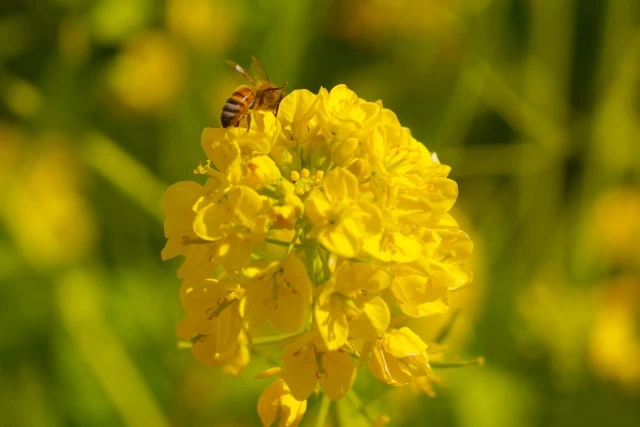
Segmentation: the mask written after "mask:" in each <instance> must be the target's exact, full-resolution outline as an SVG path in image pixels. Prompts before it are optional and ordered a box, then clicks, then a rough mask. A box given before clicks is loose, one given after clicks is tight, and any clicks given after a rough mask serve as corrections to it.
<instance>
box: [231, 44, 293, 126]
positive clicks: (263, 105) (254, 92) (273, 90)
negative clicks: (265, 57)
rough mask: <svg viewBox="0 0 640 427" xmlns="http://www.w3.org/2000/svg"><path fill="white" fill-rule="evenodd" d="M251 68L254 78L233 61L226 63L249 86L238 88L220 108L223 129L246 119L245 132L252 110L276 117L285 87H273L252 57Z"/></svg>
mask: <svg viewBox="0 0 640 427" xmlns="http://www.w3.org/2000/svg"><path fill="white" fill-rule="evenodd" d="M252 59H253V63H252V64H251V68H252V71H253V75H254V77H251V76H250V75H249V74H248V73H247V72H246V71H245V70H244V69H243V68H242V67H241V66H240V65H238V64H236V63H235V62H233V61H227V64H229V65H230V66H231V67H233V69H234V70H236V71H237V72H238V73H240V74H242V75H243V76H244V77H245V78H246V79H247V80H249V81H250V82H251V86H247V85H242V86H240V87H238V88H237V89H236V90H235V91H234V92H233V94H231V96H230V97H229V99H227V102H226V104H224V107H222V114H221V115H220V123H221V124H222V127H223V128H228V127H231V126H236V127H237V126H238V125H240V122H241V121H242V119H243V118H245V117H246V118H247V132H248V131H249V128H250V127H251V114H250V113H251V112H252V111H253V110H256V111H257V110H262V111H273V114H274V115H275V116H277V115H278V108H279V107H280V101H282V98H284V97H285V93H284V91H283V89H284V88H285V87H286V86H287V84H286V83H285V84H284V85H282V86H273V85H272V84H271V82H270V81H269V77H268V76H267V73H266V72H265V71H264V68H262V65H261V64H260V61H258V60H257V59H256V57H255V56H253V57H252Z"/></svg>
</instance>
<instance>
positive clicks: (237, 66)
mask: <svg viewBox="0 0 640 427" xmlns="http://www.w3.org/2000/svg"><path fill="white" fill-rule="evenodd" d="M227 64H229V66H231V68H233V69H234V70H236V71H237V72H239V73H240V74H242V75H243V76H244V78H246V79H247V80H249V81H250V82H251V83H253V84H254V85H255V84H256V82H255V81H254V80H253V78H252V77H251V76H250V75H249V74H248V73H247V72H246V71H245V70H244V68H242V67H241V66H240V65H238V64H236V63H235V62H233V61H229V60H227Z"/></svg>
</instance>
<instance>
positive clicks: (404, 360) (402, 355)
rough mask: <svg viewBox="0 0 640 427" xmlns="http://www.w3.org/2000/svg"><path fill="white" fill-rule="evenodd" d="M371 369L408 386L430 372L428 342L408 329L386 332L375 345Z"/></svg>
mask: <svg viewBox="0 0 640 427" xmlns="http://www.w3.org/2000/svg"><path fill="white" fill-rule="evenodd" d="M369 369H371V372H373V375H375V376H376V377H377V378H378V379H379V380H380V381H383V382H385V383H387V384H389V385H393V386H402V385H407V384H409V383H411V380H412V378H413V377H421V376H424V375H427V374H428V373H429V372H430V371H431V368H430V367H429V359H428V357H427V344H425V343H424V342H423V341H422V340H421V339H420V337H419V336H417V335H416V334H415V333H413V331H411V329H409V328H400V329H398V330H393V331H390V332H387V333H386V334H384V337H383V338H382V339H381V340H378V341H376V342H375V344H374V345H373V350H372V352H371V358H370V359H369Z"/></svg>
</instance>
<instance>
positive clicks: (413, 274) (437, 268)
mask: <svg viewBox="0 0 640 427" xmlns="http://www.w3.org/2000/svg"><path fill="white" fill-rule="evenodd" d="M394 274H395V277H394V279H393V283H392V285H391V291H392V292H393V295H394V296H395V298H396V301H397V302H398V305H399V307H400V309H402V311H403V312H404V313H405V314H407V315H409V316H413V317H422V316H429V315H434V314H442V313H446V312H447V311H448V310H449V288H452V287H454V286H455V283H456V282H455V277H454V276H453V275H452V274H451V273H450V272H449V271H448V269H447V266H446V265H445V264H442V263H436V262H432V263H431V264H429V265H425V263H424V262H416V263H412V264H410V265H406V266H403V267H398V268H397V269H395V270H394Z"/></svg>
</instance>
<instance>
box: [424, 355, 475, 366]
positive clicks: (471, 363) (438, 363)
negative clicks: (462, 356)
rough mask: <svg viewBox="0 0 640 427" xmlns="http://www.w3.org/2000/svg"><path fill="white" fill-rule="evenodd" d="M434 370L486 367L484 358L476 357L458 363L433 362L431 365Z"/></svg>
mask: <svg viewBox="0 0 640 427" xmlns="http://www.w3.org/2000/svg"><path fill="white" fill-rule="evenodd" d="M429 365H431V367H432V368H437V369H443V368H463V367H465V366H474V365H477V366H483V365H484V357H476V358H475V359H471V360H460V361H458V362H443V363H440V362H431V363H429Z"/></svg>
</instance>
